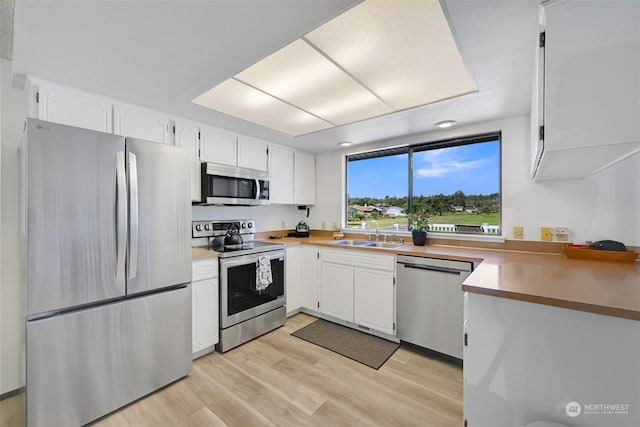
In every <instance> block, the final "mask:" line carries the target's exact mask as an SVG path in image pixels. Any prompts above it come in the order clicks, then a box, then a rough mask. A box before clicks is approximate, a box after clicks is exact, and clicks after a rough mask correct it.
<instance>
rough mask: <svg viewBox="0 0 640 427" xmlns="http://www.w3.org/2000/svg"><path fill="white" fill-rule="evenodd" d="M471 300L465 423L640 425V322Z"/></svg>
mask: <svg viewBox="0 0 640 427" xmlns="http://www.w3.org/2000/svg"><path fill="white" fill-rule="evenodd" d="M465 298H466V310H465V311H466V313H465V339H464V341H465V346H464V368H463V379H464V393H463V396H464V419H465V423H464V424H465V425H468V426H470V427H472V426H525V425H529V423H532V422H534V421H547V422H555V423H560V424H562V425H570V426H578V425H579V426H583V427H600V426H638V425H640V411H639V410H638V402H640V382H639V381H638V379H639V378H640V363H639V362H638V361H639V360H640V327H639V326H638V321H637V320H631V319H623V318H619V317H612V316H604V315H601V314H595V313H586V312H583V311H579V310H569V309H566V308H561V307H554V306H549V305H542V304H535V303H531V302H524V301H516V300H512V299H508V298H500V297H495V296H489V295H481V294H476V293H471V292H467V294H466V296H465ZM576 408H577V409H578V410H577V412H571V411H570V410H571V409H574V410H575V409H576Z"/></svg>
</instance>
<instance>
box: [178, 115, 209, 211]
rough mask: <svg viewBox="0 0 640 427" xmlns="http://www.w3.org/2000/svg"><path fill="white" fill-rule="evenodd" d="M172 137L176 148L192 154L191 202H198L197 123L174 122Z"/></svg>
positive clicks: (198, 160)
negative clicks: (189, 151) (186, 150)
mask: <svg viewBox="0 0 640 427" xmlns="http://www.w3.org/2000/svg"><path fill="white" fill-rule="evenodd" d="M174 137H175V145H176V147H183V148H188V149H190V150H191V152H192V155H193V157H192V159H193V162H192V164H191V200H192V201H200V200H201V197H202V195H201V194H200V186H201V182H200V156H199V151H200V126H199V125H198V124H197V123H192V122H187V121H176V122H175V135H174Z"/></svg>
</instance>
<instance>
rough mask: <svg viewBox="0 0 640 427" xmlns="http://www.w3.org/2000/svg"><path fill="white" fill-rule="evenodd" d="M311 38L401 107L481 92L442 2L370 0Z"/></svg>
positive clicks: (388, 101) (330, 23) (436, 0)
mask: <svg viewBox="0 0 640 427" xmlns="http://www.w3.org/2000/svg"><path fill="white" fill-rule="evenodd" d="M305 37H306V39H307V40H309V41H310V42H311V43H312V44H313V45H315V46H316V47H317V48H318V49H320V50H321V51H323V52H324V53H325V54H326V55H327V56H329V57H330V58H332V60H334V61H335V62H336V63H338V64H340V66H341V67H343V68H344V69H345V70H346V71H347V72H348V73H349V74H351V75H352V76H354V77H355V78H356V79H357V80H358V81H360V82H361V83H362V84H364V85H365V86H367V87H368V88H369V89H371V91H373V92H374V93H376V94H377V95H378V96H379V97H380V98H382V99H384V100H385V101H386V102H387V103H388V104H390V105H391V106H393V108H394V109H395V110H398V111H400V110H404V109H408V108H412V107H416V106H419V105H424V104H429V103H433V102H436V101H440V100H443V99H447V98H452V97H455V96H459V95H463V94H467V93H471V92H473V91H475V87H474V85H473V83H472V81H471V79H470V78H469V74H468V72H467V69H466V67H465V65H464V62H463V60H462V57H461V55H460V53H459V52H458V49H457V46H456V43H455V40H454V38H453V35H452V34H451V31H450V30H449V26H448V23H447V20H446V17H445V16H444V13H443V11H442V8H441V6H440V3H439V1H438V0H403V1H394V0H366V1H364V2H362V3H361V4H359V5H357V6H355V7H353V8H352V9H350V10H348V11H347V12H345V13H343V14H342V15H340V16H338V17H337V18H335V19H333V20H331V21H329V22H327V23H326V24H324V25H322V26H321V27H319V28H318V29H316V30H314V31H312V32H311V33H309V34H307V35H306V36H305Z"/></svg>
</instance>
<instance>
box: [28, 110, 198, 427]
mask: <svg viewBox="0 0 640 427" xmlns="http://www.w3.org/2000/svg"><path fill="white" fill-rule="evenodd" d="M21 161H22V171H23V172H22V180H23V181H22V191H23V203H22V204H23V206H22V208H23V215H24V216H23V218H24V223H23V224H24V230H23V231H24V233H25V235H24V237H25V247H24V248H23V249H24V251H25V279H26V335H27V343H26V359H27V370H26V375H27V380H26V402H27V424H28V425H29V426H47V427H52V426H65V427H69V426H74V425H82V424H86V423H88V422H90V421H92V420H95V419H96V418H99V417H101V416H103V415H105V414H107V413H109V412H111V411H113V410H115V409H117V408H119V407H121V406H123V405H126V404H127V403H129V402H131V401H133V400H136V399H138V398H140V397H142V396H144V395H146V394H148V393H150V392H152V391H153V390H156V389H158V388H160V387H162V386H164V385H166V384H169V383H171V382H173V381H175V380H177V379H179V378H181V377H183V376H185V375H187V374H188V373H189V372H190V370H191V287H190V281H191V235H190V232H191V228H190V227H191V193H190V176H191V175H190V174H191V172H190V168H191V155H190V152H189V151H188V150H185V149H181V148H177V147H172V146H167V145H162V144H157V143H152V142H148V141H142V140H136V139H131V138H124V137H120V136H117V135H112V134H105V133H101V132H95V131H90V130H85V129H78V128H74V127H70V126H64V125H60V124H55V123H49V122H44V121H40V120H34V119H28V120H27V124H26V128H25V138H24V141H23V145H22V147H21Z"/></svg>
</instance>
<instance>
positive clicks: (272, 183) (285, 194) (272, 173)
mask: <svg viewBox="0 0 640 427" xmlns="http://www.w3.org/2000/svg"><path fill="white" fill-rule="evenodd" d="M293 186H294V182H293V151H291V150H287V149H284V148H280V147H274V146H271V147H269V203H283V204H287V203H289V204H291V203H293Z"/></svg>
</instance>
